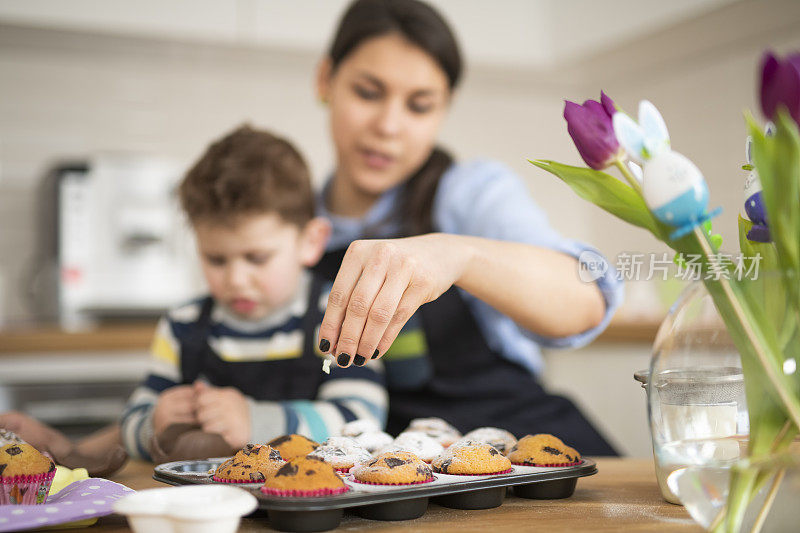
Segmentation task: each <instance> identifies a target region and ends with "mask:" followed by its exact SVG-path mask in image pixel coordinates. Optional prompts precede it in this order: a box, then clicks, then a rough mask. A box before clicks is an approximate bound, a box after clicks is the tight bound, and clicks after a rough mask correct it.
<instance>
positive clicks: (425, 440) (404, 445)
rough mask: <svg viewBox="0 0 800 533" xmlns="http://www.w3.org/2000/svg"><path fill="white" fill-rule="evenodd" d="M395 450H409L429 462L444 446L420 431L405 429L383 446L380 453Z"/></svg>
mask: <svg viewBox="0 0 800 533" xmlns="http://www.w3.org/2000/svg"><path fill="white" fill-rule="evenodd" d="M395 451H403V452H411V453H413V454H414V455H416V456H417V457H419V458H420V459H422V460H423V461H425V462H430V461H431V460H433V458H434V457H436V456H437V455H439V454H440V453H442V452H443V451H444V446H442V445H441V444H439V443H438V442H437V441H436V440H435V439H433V438H432V437H429V436H428V435H427V434H425V433H423V432H421V431H405V432H403V433H401V434H399V435H398V436H397V438H396V439H394V442H392V443H391V444H390V445H388V446H387V447H385V448H383V449H382V450H381V453H382V452H395Z"/></svg>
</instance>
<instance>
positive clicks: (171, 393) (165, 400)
mask: <svg viewBox="0 0 800 533" xmlns="http://www.w3.org/2000/svg"><path fill="white" fill-rule="evenodd" d="M196 404H197V401H196V399H195V391H194V388H192V386H191V385H178V386H176V387H170V388H169V389H167V390H165V391H164V392H162V393H161V394H159V395H158V400H157V401H156V406H155V409H154V410H153V429H154V430H155V434H156V435H159V434H160V433H162V432H163V431H164V430H165V429H167V427H168V426H170V425H172V424H197V423H198V422H197V415H196V411H197V409H196Z"/></svg>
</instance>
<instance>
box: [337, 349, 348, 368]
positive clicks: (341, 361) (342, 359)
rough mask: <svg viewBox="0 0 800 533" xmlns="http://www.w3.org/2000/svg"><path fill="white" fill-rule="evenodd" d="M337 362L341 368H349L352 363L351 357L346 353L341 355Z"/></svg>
mask: <svg viewBox="0 0 800 533" xmlns="http://www.w3.org/2000/svg"><path fill="white" fill-rule="evenodd" d="M336 362H337V363H338V364H339V366H347V365H348V364H349V363H350V356H349V355H347V354H346V353H344V352H343V353H340V354H339V357H337V358H336Z"/></svg>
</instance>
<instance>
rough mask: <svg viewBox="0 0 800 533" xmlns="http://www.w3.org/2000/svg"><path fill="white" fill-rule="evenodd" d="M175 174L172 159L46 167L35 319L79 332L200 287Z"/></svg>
mask: <svg viewBox="0 0 800 533" xmlns="http://www.w3.org/2000/svg"><path fill="white" fill-rule="evenodd" d="M182 171H183V168H182V166H181V165H180V164H179V163H178V162H176V161H175V160H172V159H170V158H166V157H157V156H152V155H143V154H119V153H116V154H111V153H106V154H98V155H96V156H93V157H91V158H89V159H88V160H86V161H80V162H71V163H68V164H61V165H57V166H56V167H55V168H53V170H52V172H50V173H49V174H48V176H47V177H46V179H45V180H44V183H43V193H42V212H43V213H42V220H41V222H42V231H40V233H41V235H40V236H41V241H42V242H41V243H40V261H39V268H38V272H37V276H36V277H37V282H36V283H35V284H34V285H35V286H36V290H35V291H34V292H35V296H36V300H37V301H38V302H39V308H40V313H39V314H40V315H47V314H51V315H52V312H53V311H55V314H56V316H57V319H58V321H59V323H60V324H61V326H62V327H64V328H66V329H79V328H81V327H82V326H85V325H87V324H90V323H92V322H95V321H97V320H102V319H107V318H141V317H155V316H158V315H159V314H161V313H163V312H164V310H165V309H167V308H169V307H171V306H173V305H176V304H178V303H180V302H181V301H184V300H187V299H188V298H190V297H191V296H192V295H194V294H197V293H198V292H199V291H200V290H202V282H201V277H200V275H199V272H198V269H197V267H196V266H195V265H196V264H197V262H196V260H195V251H194V243H193V239H192V235H191V232H190V231H189V228H188V226H187V225H186V223H185V222H184V220H183V217H182V216H181V214H180V211H179V208H178V202H177V197H176V194H175V188H176V186H177V183H178V182H179V180H180V178H181V174H182ZM48 310H49V311H50V312H49V313H48Z"/></svg>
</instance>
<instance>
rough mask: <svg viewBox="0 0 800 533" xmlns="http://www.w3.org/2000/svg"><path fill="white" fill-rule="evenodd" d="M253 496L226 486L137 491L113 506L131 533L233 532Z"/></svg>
mask: <svg viewBox="0 0 800 533" xmlns="http://www.w3.org/2000/svg"><path fill="white" fill-rule="evenodd" d="M257 505H258V502H257V501H256V498H255V496H253V495H252V494H250V493H249V492H247V491H246V490H244V489H241V488H238V487H231V486H228V485H194V486H184V487H171V488H164V489H147V490H140V491H138V492H137V493H136V494H131V495H130V496H126V497H124V498H122V499H121V500H119V501H117V502H116V503H115V504H114V511H115V512H117V513H119V514H124V515H126V516H127V518H128V523H129V524H130V526H131V529H133V531H134V532H135V533H152V532H156V531H158V532H164V533H184V532H186V533H188V532H192V533H234V532H235V531H236V530H237V528H238V527H239V520H240V519H241V518H242V516H244V515H246V514H250V513H251V512H253V511H254V510H255V508H256V507H257Z"/></svg>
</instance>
